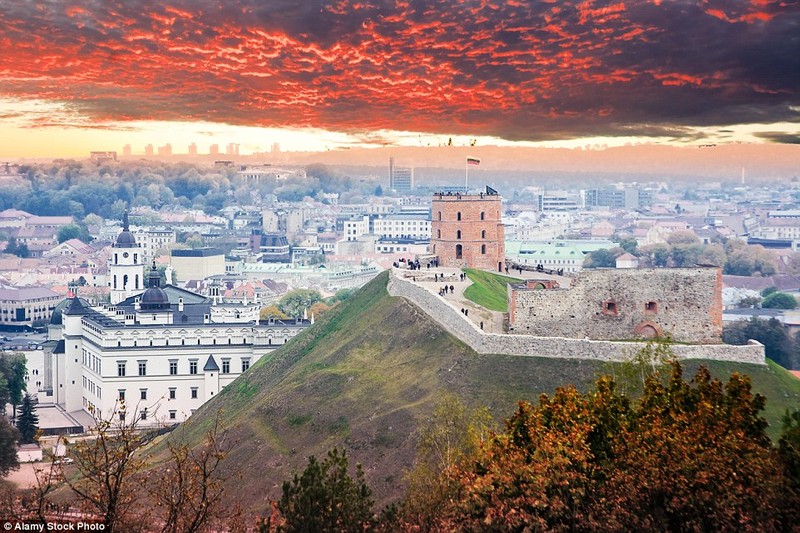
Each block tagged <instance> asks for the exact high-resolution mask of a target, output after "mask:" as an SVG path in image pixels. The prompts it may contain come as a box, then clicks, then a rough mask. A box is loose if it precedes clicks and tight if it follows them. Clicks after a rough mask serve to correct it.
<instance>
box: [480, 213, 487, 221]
mask: <svg viewBox="0 0 800 533" xmlns="http://www.w3.org/2000/svg"><path fill="white" fill-rule="evenodd" d="M481 220H486V213H484V212H483V211H481Z"/></svg>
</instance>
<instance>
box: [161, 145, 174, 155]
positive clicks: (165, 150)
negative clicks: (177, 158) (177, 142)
mask: <svg viewBox="0 0 800 533" xmlns="http://www.w3.org/2000/svg"><path fill="white" fill-rule="evenodd" d="M158 155H163V156H170V155H172V145H171V144H169V143H167V144H165V145H164V146H159V147H158Z"/></svg>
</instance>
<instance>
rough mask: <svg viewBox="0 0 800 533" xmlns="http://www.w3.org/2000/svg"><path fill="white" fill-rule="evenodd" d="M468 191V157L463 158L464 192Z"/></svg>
mask: <svg viewBox="0 0 800 533" xmlns="http://www.w3.org/2000/svg"><path fill="white" fill-rule="evenodd" d="M467 191H469V157H465V158H464V192H465V193H466V192H467Z"/></svg>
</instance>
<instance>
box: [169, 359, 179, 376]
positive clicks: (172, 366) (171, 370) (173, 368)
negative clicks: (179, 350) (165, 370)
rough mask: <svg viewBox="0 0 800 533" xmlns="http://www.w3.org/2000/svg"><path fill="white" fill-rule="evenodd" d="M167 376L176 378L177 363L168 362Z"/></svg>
mask: <svg viewBox="0 0 800 533" xmlns="http://www.w3.org/2000/svg"><path fill="white" fill-rule="evenodd" d="M169 375H170V376H177V375H178V361H177V360H175V361H170V362H169Z"/></svg>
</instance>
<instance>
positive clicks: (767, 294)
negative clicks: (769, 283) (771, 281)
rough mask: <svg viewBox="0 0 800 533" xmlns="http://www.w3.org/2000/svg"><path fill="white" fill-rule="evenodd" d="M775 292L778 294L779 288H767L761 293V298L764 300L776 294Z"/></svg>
mask: <svg viewBox="0 0 800 533" xmlns="http://www.w3.org/2000/svg"><path fill="white" fill-rule="evenodd" d="M775 292H778V288H777V287H767V288H766V289H764V290H763V291H761V296H762V297H763V298H766V297H767V296H769V295H770V294H772V293H775Z"/></svg>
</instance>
